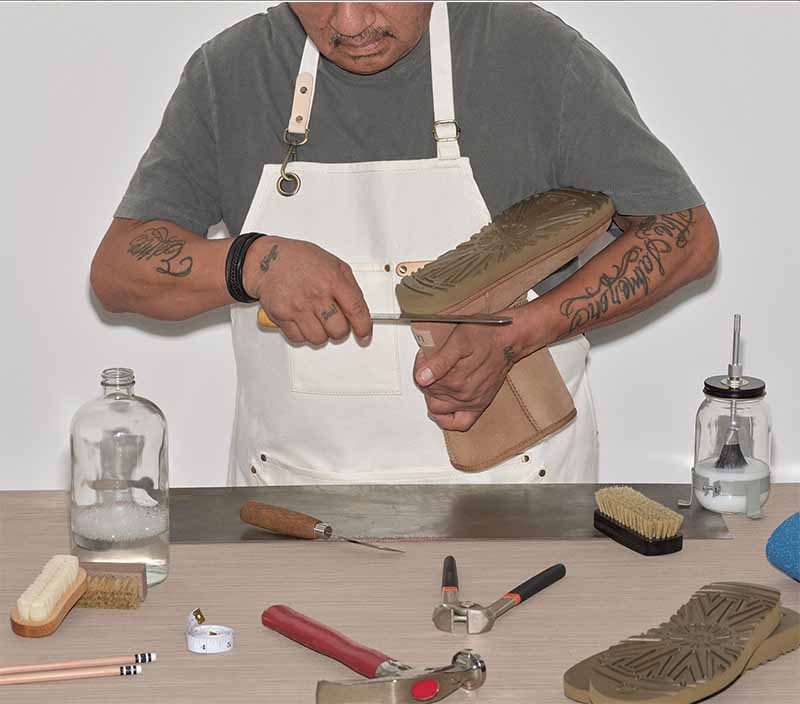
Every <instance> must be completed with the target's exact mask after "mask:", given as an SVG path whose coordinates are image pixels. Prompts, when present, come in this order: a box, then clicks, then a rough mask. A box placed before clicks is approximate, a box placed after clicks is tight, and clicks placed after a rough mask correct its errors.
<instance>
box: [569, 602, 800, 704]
mask: <svg viewBox="0 0 800 704" xmlns="http://www.w3.org/2000/svg"><path fill="white" fill-rule="evenodd" d="M798 648H800V614H798V613H797V612H796V611H792V610H791V609H787V608H785V607H781V621H780V623H779V624H778V627H777V628H776V629H775V630H774V631H773V632H772V633H771V634H770V636H769V637H768V638H767V639H766V640H765V641H764V642H763V643H762V644H761V645H760V646H758V648H757V649H756V652H755V653H753V657H751V658H750V660H749V661H748V663H747V667H745V672H747V671H749V670H755V668H757V667H759V666H761V665H763V664H765V663H767V662H770V661H771V660H774V659H775V658H777V657H780V656H781V655H786V653H790V652H792V651H793V650H797V649H798ZM603 655H605V653H597V654H595V655H592V656H591V657H588V658H586V659H585V660H581V661H580V662H579V663H578V664H577V665H573V666H572V667H571V668H569V670H567V671H566V672H565V673H564V694H566V695H567V697H569V698H570V699H572V700H573V701H576V702H582V703H583V704H591V701H592V699H591V697H590V695H589V680H590V679H591V675H592V670H593V669H594V668H595V666H597V665H598V664H599V662H600V660H601V659H602V657H603Z"/></svg>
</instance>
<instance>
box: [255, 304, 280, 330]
mask: <svg viewBox="0 0 800 704" xmlns="http://www.w3.org/2000/svg"><path fill="white" fill-rule="evenodd" d="M257 320H258V324H259V325H260V326H261V327H262V328H273V329H274V328H277V327H278V324H277V323H273V322H272V321H271V320H270V319H269V316H268V315H267V311H265V310H264V309H263V308H262V307H261V306H259V307H258V317H257Z"/></svg>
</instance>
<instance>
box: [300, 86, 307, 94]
mask: <svg viewBox="0 0 800 704" xmlns="http://www.w3.org/2000/svg"><path fill="white" fill-rule="evenodd" d="M300 92H301V93H302V94H303V95H305V94H306V93H308V88H306V87H305V86H303V87H302V88H301V89H300Z"/></svg>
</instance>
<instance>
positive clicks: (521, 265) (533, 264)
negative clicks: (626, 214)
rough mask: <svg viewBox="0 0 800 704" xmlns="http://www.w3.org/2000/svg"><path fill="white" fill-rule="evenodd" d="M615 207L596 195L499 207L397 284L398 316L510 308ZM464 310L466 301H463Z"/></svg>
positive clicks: (570, 193) (601, 227)
mask: <svg viewBox="0 0 800 704" xmlns="http://www.w3.org/2000/svg"><path fill="white" fill-rule="evenodd" d="M613 215H614V204H613V203H612V202H611V199H610V198H609V197H608V196H605V195H603V194H602V193H594V192H590V191H579V190H574V189H562V190H555V191H547V192H546V193H537V194H535V195H532V196H530V197H528V198H526V199H525V200H523V201H520V202H519V203H516V204H514V205H512V206H511V207H510V208H508V209H507V210H505V211H504V212H502V213H501V214H500V215H498V216H497V218H495V220H494V221H492V222H491V223H489V224H488V225H486V226H484V227H483V228H481V230H480V232H478V233H477V234H475V235H473V236H472V237H471V238H470V239H469V240H468V241H467V242H464V243H462V244H460V245H458V246H457V247H456V248H455V249H453V250H451V251H449V252H446V253H445V254H443V255H441V256H440V257H438V258H437V259H435V260H434V261H432V262H429V263H428V264H426V265H425V266H424V267H422V268H421V269H418V270H417V271H415V272H414V273H413V274H411V275H410V276H406V277H404V278H403V279H402V281H401V282H400V283H399V284H398V285H397V289H396V293H397V300H398V302H399V304H400V310H402V311H403V312H404V313H441V312H445V311H446V312H449V313H452V312H454V311H455V310H456V309H460V308H462V307H466V306H470V303H473V302H474V301H475V300H476V299H480V298H482V299H484V303H485V304H486V305H488V307H490V308H492V310H491V311H489V310H487V311H485V312H492V313H495V312H497V311H498V310H500V309H501V308H504V307H506V306H509V305H511V303H513V302H514V301H515V300H517V298H519V297H520V296H521V295H522V294H523V293H525V291H527V290H528V289H530V288H532V287H533V286H535V285H536V284H538V283H539V282H540V281H542V280H543V279H544V278H546V277H547V276H549V275H550V274H552V273H553V272H554V271H556V270H557V269H559V268H561V267H562V266H563V265H564V264H566V263H567V262H569V261H570V260H571V259H573V258H574V257H575V256H577V255H578V254H579V253H580V252H581V251H582V250H583V249H585V248H586V247H588V246H589V245H590V244H591V243H592V242H593V241H594V240H595V239H596V238H597V237H599V236H600V235H601V234H602V233H603V232H605V231H606V230H607V229H608V225H609V223H610V222H611V218H612V216H613ZM470 307H471V306H470Z"/></svg>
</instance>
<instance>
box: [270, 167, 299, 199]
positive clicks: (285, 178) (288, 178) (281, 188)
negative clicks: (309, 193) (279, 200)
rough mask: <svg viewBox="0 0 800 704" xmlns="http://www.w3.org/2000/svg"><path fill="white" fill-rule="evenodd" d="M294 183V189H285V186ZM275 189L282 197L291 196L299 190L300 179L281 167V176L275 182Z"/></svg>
mask: <svg viewBox="0 0 800 704" xmlns="http://www.w3.org/2000/svg"><path fill="white" fill-rule="evenodd" d="M291 183H294V188H292V189H287V188H286V186H287V184H291ZM275 187H276V188H277V189H278V193H280V194H281V195H282V196H286V197H289V196H293V195H294V194H295V193H297V191H299V190H300V177H299V176H298V175H297V174H296V173H293V172H291V171H286V168H285V167H283V168H282V169H281V175H280V177H279V178H278V180H277V182H276V183H275Z"/></svg>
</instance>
